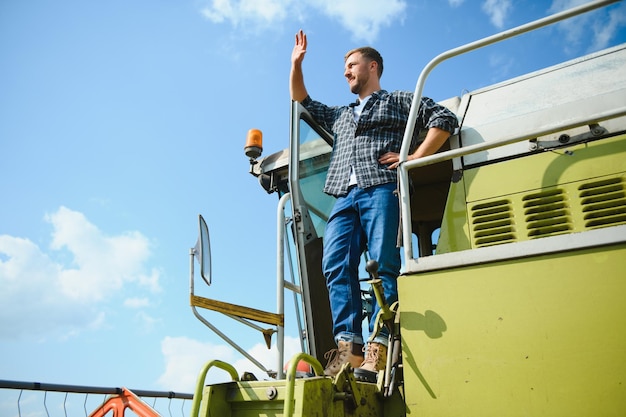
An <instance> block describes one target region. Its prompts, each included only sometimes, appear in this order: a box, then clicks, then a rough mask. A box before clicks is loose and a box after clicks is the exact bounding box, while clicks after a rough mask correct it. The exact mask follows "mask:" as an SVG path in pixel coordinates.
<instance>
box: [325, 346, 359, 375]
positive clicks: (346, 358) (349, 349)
mask: <svg viewBox="0 0 626 417" xmlns="http://www.w3.org/2000/svg"><path fill="white" fill-rule="evenodd" d="M324 359H327V360H328V363H327V365H326V369H324V375H326V376H335V375H337V374H338V373H339V370H340V369H341V367H342V366H343V365H344V364H345V363H348V362H349V363H350V365H351V366H352V367H353V368H356V367H357V366H359V365H360V364H361V363H362V362H363V345H362V344H359V343H352V342H344V341H342V340H340V341H339V342H337V349H332V350H329V351H328V352H326V353H325V354H324Z"/></svg>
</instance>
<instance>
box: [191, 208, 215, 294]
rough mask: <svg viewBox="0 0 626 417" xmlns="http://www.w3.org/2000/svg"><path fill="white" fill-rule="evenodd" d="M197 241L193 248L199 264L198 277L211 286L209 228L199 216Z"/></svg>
mask: <svg viewBox="0 0 626 417" xmlns="http://www.w3.org/2000/svg"><path fill="white" fill-rule="evenodd" d="M198 227H199V229H200V230H199V234H198V241H197V242H196V246H195V247H194V256H195V258H196V261H198V263H199V264H200V275H201V276H202V279H203V280H204V282H206V284H207V285H211V242H210V239H209V227H208V226H207V225H206V222H205V221H204V218H203V217H202V215H201V214H199V215H198Z"/></svg>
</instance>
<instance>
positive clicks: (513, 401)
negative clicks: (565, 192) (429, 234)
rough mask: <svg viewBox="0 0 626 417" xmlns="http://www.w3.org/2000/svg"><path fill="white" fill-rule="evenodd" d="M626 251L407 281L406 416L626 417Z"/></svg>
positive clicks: (403, 290) (403, 303)
mask: <svg viewBox="0 0 626 417" xmlns="http://www.w3.org/2000/svg"><path fill="white" fill-rule="evenodd" d="M625 271H626V245H624V244H621V245H619V246H614V247H611V248H603V249H594V250H581V251H576V252H568V253H561V254H554V255H550V256H542V257H537V258H533V259H525V260H521V261H516V262H509V263H506V262H498V263H493V264H485V265H476V266H471V267H466V268H457V269H454V270H449V271H438V272H431V273H424V274H421V275H413V276H403V277H400V278H399V280H398V283H399V290H400V314H401V332H402V342H403V364H404V375H405V392H406V401H407V414H409V415H420V416H428V417H436V416H460V415H463V416H504V415H506V416H568V417H571V416H624V415H626V302H625V300H624V298H625V295H626V272H625Z"/></svg>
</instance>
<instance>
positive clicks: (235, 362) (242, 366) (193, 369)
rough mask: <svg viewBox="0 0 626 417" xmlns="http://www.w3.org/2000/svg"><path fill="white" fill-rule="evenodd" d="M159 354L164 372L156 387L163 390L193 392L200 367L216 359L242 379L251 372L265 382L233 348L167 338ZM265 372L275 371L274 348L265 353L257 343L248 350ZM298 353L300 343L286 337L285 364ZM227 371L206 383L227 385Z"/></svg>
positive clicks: (211, 373)
mask: <svg viewBox="0 0 626 417" xmlns="http://www.w3.org/2000/svg"><path fill="white" fill-rule="evenodd" d="M161 352H162V353H163V357H164V359H165V371H164V373H163V374H162V375H161V376H160V377H159V379H158V383H159V385H160V386H161V387H163V389H167V390H174V391H179V392H193V391H194V389H195V386H196V382H197V378H198V375H199V373H200V370H201V369H202V367H203V366H204V365H205V364H206V363H207V362H208V361H210V360H214V359H218V360H221V361H223V362H226V363H229V364H231V365H232V366H233V367H234V368H235V370H236V371H237V375H238V376H240V377H241V375H242V374H243V373H244V372H252V373H253V374H255V375H256V377H257V378H258V379H267V378H268V376H267V375H266V374H264V373H263V371H261V370H260V369H259V368H258V367H257V366H256V365H254V364H252V363H251V362H250V361H248V360H247V359H245V358H244V357H242V356H241V355H240V354H239V353H238V352H236V351H235V350H234V349H233V348H232V347H230V346H227V345H214V344H212V343H208V342H200V341H198V340H194V339H190V338H188V337H166V338H165V339H163V340H162V341H161ZM247 352H248V353H250V354H251V355H252V357H254V358H255V359H257V360H258V361H259V362H261V363H262V364H263V366H265V367H266V368H267V369H273V370H275V369H276V358H277V353H276V345H274V346H272V349H271V350H270V349H268V348H267V346H266V345H265V344H263V343H258V344H256V345H254V346H253V347H252V348H250V349H248V350H247ZM298 352H300V341H299V339H297V338H293V337H288V336H286V337H285V361H288V360H289V358H291V357H292V356H293V355H295V354H296V353H298ZM230 380H231V378H230V376H229V374H228V373H227V372H226V371H223V370H221V369H219V368H215V369H211V370H209V372H208V374H207V376H206V379H205V381H206V382H207V383H218V382H226V381H230Z"/></svg>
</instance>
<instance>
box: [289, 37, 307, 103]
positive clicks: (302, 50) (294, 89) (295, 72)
mask: <svg viewBox="0 0 626 417" xmlns="http://www.w3.org/2000/svg"><path fill="white" fill-rule="evenodd" d="M306 46H307V41H306V34H305V33H304V32H303V31H302V30H300V31H299V32H298V33H296V44H295V45H294V47H293V52H292V53H291V71H290V73H289V93H290V94H291V99H292V100H294V101H302V100H304V99H305V98H306V97H307V96H308V95H309V93H308V92H307V91H306V87H305V86H304V74H303V73H302V61H303V60H304V55H305V54H306Z"/></svg>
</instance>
